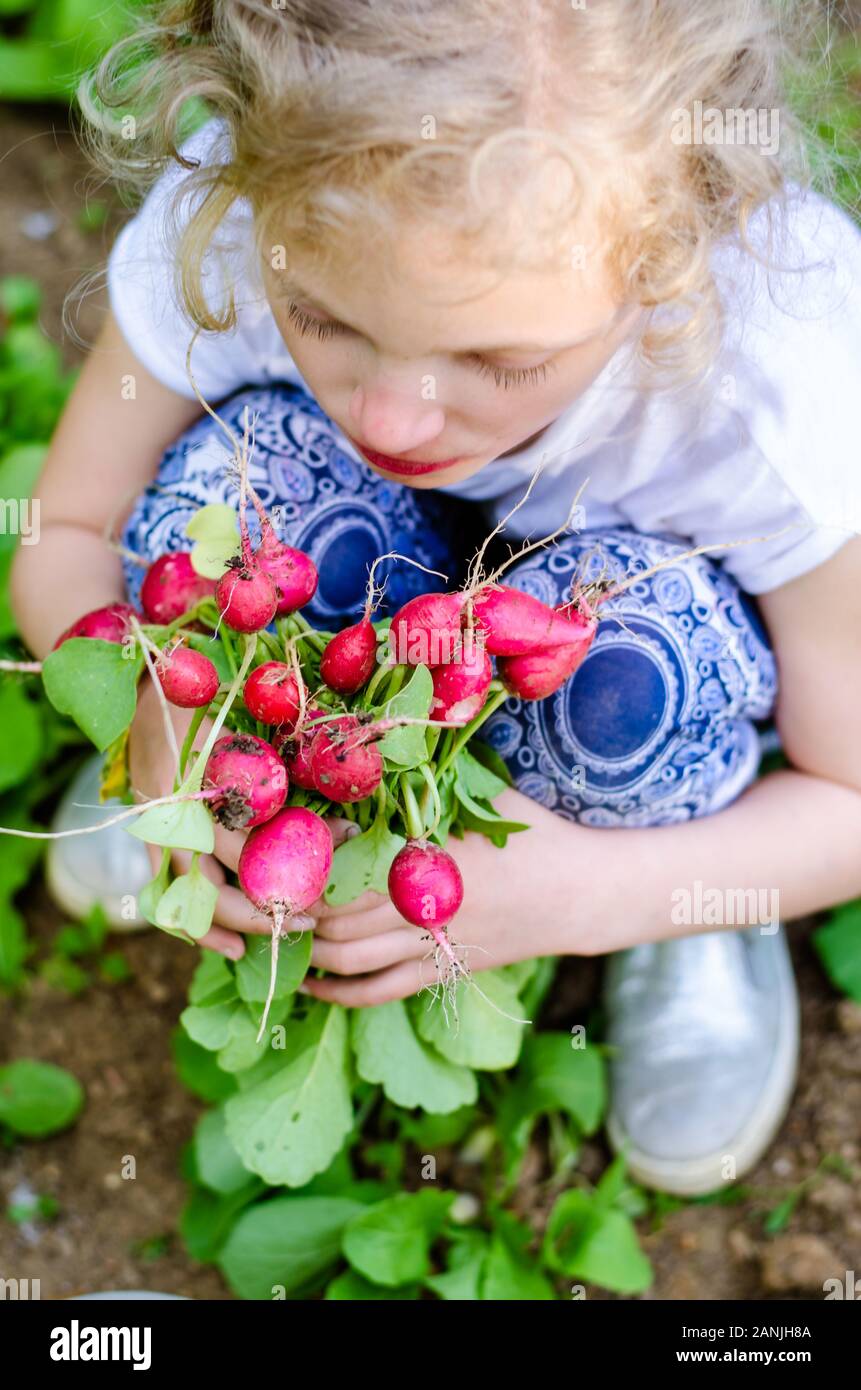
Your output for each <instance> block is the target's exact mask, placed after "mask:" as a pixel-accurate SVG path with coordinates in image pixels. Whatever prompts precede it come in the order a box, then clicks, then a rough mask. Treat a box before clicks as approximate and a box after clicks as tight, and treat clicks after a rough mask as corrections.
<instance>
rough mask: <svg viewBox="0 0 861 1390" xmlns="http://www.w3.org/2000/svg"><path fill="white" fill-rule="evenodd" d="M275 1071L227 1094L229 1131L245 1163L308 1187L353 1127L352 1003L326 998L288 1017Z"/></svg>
mask: <svg viewBox="0 0 861 1390" xmlns="http://www.w3.org/2000/svg"><path fill="white" fill-rule="evenodd" d="M273 1056H276V1057H277V1060H278V1062H279V1063H280V1065H279V1066H278V1070H277V1071H275V1072H274V1074H272V1075H270V1076H267V1077H266V1078H265V1079H264V1080H262V1081H260V1082H258V1083H257V1084H256V1085H251V1086H250V1087H249V1089H247V1090H244V1091H242V1092H240V1093H239V1094H238V1095H235V1096H233V1097H231V1099H230V1100H229V1101H228V1102H227V1105H226V1109H225V1114H226V1117H227V1133H228V1136H229V1137H230V1140H231V1142H232V1143H233V1145H234V1147H235V1148H236V1150H237V1152H238V1153H239V1155H240V1157H241V1158H242V1161H243V1163H244V1164H245V1166H246V1168H249V1169H250V1170H251V1171H252V1172H253V1173H258V1174H259V1175H260V1177H262V1178H264V1179H265V1180H266V1182H268V1183H271V1184H272V1185H274V1186H277V1185H282V1184H283V1185H285V1186H287V1187H301V1186H302V1185H303V1183H306V1182H308V1181H309V1179H310V1178H312V1177H313V1176H314V1174H315V1173H320V1172H322V1171H323V1170H324V1169H325V1168H327V1167H328V1166H329V1164H330V1163H331V1161H332V1159H333V1157H334V1156H335V1154H336V1153H337V1152H338V1150H339V1149H340V1148H341V1146H342V1145H343V1143H344V1140H345V1139H346V1137H347V1135H348V1134H349V1132H350V1130H351V1129H352V1125H353V1107H352V1103H351V1100H350V1084H349V1074H348V1050H347V1015H346V1011H345V1010H344V1009H342V1008H339V1007H337V1006H334V1005H328V1004H319V1005H318V1006H317V1007H314V1008H312V1009H311V1011H310V1013H309V1015H308V1017H307V1019H305V1020H304V1021H303V1022H302V1023H295V1022H291V1023H288V1025H287V1029H286V1047H285V1049H284V1052H283V1056H282V1054H281V1053H280V1052H279V1053H276V1054H273Z"/></svg>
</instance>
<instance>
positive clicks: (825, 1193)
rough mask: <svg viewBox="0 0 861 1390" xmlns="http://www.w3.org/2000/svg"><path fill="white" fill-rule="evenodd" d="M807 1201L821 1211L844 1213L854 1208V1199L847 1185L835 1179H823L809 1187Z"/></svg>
mask: <svg viewBox="0 0 861 1390" xmlns="http://www.w3.org/2000/svg"><path fill="white" fill-rule="evenodd" d="M807 1200H808V1202H809V1203H810V1205H811V1206H812V1207H820V1208H821V1209H822V1210H823V1211H831V1212H845V1211H847V1210H849V1208H850V1207H852V1206H854V1203H855V1197H854V1194H853V1192H852V1188H851V1187H850V1186H849V1184H848V1183H845V1182H841V1181H840V1179H839V1178H836V1177H830V1176H829V1177H825V1178H822V1179H821V1180H820V1181H819V1182H817V1183H815V1184H814V1185H813V1187H811V1189H810V1191H809V1192H808V1194H807Z"/></svg>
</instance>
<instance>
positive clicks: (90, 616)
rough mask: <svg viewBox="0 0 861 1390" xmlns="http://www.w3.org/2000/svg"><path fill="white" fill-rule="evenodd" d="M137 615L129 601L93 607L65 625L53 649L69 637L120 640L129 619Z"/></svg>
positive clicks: (125, 631) (109, 640)
mask: <svg viewBox="0 0 861 1390" xmlns="http://www.w3.org/2000/svg"><path fill="white" fill-rule="evenodd" d="M132 616H134V617H138V616H139V615H138V614H137V613H135V610H134V609H133V608H132V606H131V604H130V603H111V604H108V606H107V607H106V608H94V609H93V611H92V613H85V614H84V616H83V617H82V618H78V620H77V622H74V623H72V626H71V627H67V628H66V631H65V632H61V633H60V636H59V637H58V638H57V640H56V642H55V643H54V646H53V648H52V650H53V651H56V650H57V648H58V647H61V646H62V645H63V643H64V642H66V641H67V640H68V639H69V638H70V637H99V638H101V640H102V641H103V642H122V641H123V640H124V639H125V637H126V636H127V635H128V632H129V619H130V618H131V617H132Z"/></svg>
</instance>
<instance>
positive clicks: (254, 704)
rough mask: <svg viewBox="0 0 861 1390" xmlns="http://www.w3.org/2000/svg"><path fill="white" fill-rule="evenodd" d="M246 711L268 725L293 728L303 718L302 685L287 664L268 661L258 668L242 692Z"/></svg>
mask: <svg viewBox="0 0 861 1390" xmlns="http://www.w3.org/2000/svg"><path fill="white" fill-rule="evenodd" d="M242 698H243V699H244V701H245V708H246V709H247V710H248V712H249V714H251V715H253V716H254V718H255V719H259V720H261V722H262V723H264V724H277V725H279V726H280V727H281V728H282V729H288V730H289V729H292V728H293V727H294V725H295V723H296V720H297V719H298V718H299V711H300V708H301V706H300V701H299V685H298V683H297V680H296V677H295V675H294V674H293V671H292V669H291V668H290V667H289V666H288V665H287V663H286V662H285V661H265V662H264V663H263V665H262V666H258V667H256V669H255V670H253V671H252V672H251V675H250V676H249V677H248V679H247V681H246V682H245V689H244V690H243V692H242Z"/></svg>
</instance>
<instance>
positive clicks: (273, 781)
mask: <svg viewBox="0 0 861 1390" xmlns="http://www.w3.org/2000/svg"><path fill="white" fill-rule="evenodd" d="M203 785H204V788H205V789H206V790H210V789H211V788H213V787H214V788H217V789H218V790H219V791H221V793H222V796H221V798H220V799H219V800H218V801H212V802H210V806H211V808H212V812H213V815H214V816H215V818H216V820H218V821H219V822H220V823H221V824H222V825H224V826H226V827H227V829H228V830H251V829H253V827H254V826H256V825H262V824H263V822H264V821H268V820H270V819H271V818H272V816H274V815H275V813H276V811H280V810H281V807H282V806H283V805H284V802H285V800H286V798H287V787H288V779H287V769H286V767H285V766H284V763H283V762H282V761H281V759H280V758H279V756H278V754H277V753H276V752H275V749H274V748H273V747H272V745H271V743H267V742H266V740H265V739H262V738H257V737H256V736H255V735H254V734H228V735H227V736H226V737H225V738H220V739H218V741H217V743H216V744H215V746H214V747H213V749H212V752H211V753H210V755H209V760H208V761H207V764H206V770H205V773H204V779H203Z"/></svg>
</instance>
